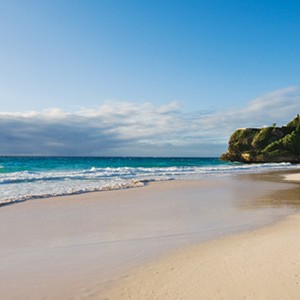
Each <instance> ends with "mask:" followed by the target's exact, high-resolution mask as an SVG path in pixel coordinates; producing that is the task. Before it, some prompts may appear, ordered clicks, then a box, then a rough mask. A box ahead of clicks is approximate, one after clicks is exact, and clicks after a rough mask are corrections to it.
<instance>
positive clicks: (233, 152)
mask: <svg viewBox="0 0 300 300" xmlns="http://www.w3.org/2000/svg"><path fill="white" fill-rule="evenodd" d="M221 158H222V159H224V160H230V161H242V162H249V163H251V162H281V161H282V162H293V163H300V117H299V115H297V117H296V118H294V119H293V120H292V121H291V122H289V123H288V124H287V125H286V126H283V127H276V124H275V123H274V124H273V125H272V126H270V127H264V128H261V129H257V128H247V129H238V130H236V131H235V132H234V133H233V134H232V136H231V137H230V140H229V147H228V152H227V153H225V154H223V155H222V156H221Z"/></svg>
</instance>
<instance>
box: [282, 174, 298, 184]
mask: <svg viewBox="0 0 300 300" xmlns="http://www.w3.org/2000/svg"><path fill="white" fill-rule="evenodd" d="M284 179H285V180H287V181H296V182H300V173H293V174H286V175H284Z"/></svg>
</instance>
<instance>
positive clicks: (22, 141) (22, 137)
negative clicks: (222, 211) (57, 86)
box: [0, 87, 300, 156]
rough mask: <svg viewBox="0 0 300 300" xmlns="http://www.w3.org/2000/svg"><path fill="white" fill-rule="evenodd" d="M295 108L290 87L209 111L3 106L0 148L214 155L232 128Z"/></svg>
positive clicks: (297, 97)
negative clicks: (15, 109) (25, 109)
mask: <svg viewBox="0 0 300 300" xmlns="http://www.w3.org/2000/svg"><path fill="white" fill-rule="evenodd" d="M298 112H300V90H299V89H298V88H295V87H292V88H286V89H282V90H279V91H275V92H272V93H269V94H266V95H263V96H261V97H259V98H257V99H254V100H253V101H251V102H249V104H248V105H246V106H245V107H244V108H243V109H240V110H235V111H224V112H214V113H207V112H194V113H184V112H183V111H182V110H181V106H180V103H178V102H171V103H169V104H166V105H162V106H155V105H153V104H151V103H144V104H142V105H141V104H139V105H137V104H135V103H132V102H112V101H110V102H106V103H104V104H103V105H101V106H99V107H97V108H94V109H91V108H84V109H81V110H80V111H78V112H76V113H73V114H70V113H67V112H64V111H62V110H59V109H51V110H47V111H41V112H37V111H30V112H22V113H21V112H15V113H4V112H2V113H0V145H1V149H0V154H1V155H8V154H10V155H13V154H16V155H21V154H23V155H144V156H145V155H148V156H151V155H153V156H159V155H161V156H180V155H182V156H202V155H205V156H218V155H220V154H221V152H223V151H225V150H226V147H227V140H228V138H229V136H230V134H231V133H232V132H233V130H234V129H235V128H238V127H258V126H263V125H271V124H272V123H274V122H276V123H277V124H278V125H283V124H285V123H286V122H288V121H289V120H290V119H291V118H292V117H293V116H294V115H296V114H297V113H298Z"/></svg>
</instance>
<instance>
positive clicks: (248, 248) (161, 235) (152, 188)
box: [0, 178, 300, 300]
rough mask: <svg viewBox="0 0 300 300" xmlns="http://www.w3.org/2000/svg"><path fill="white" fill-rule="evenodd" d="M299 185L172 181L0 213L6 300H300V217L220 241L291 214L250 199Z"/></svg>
mask: <svg viewBox="0 0 300 300" xmlns="http://www.w3.org/2000/svg"><path fill="white" fill-rule="evenodd" d="M294 186H295V185H293V184H292V185H291V184H286V185H285V184H274V183H267V182H260V181H251V180H249V179H247V180H236V179H230V178H227V179H220V180H214V181H173V182H164V183H157V184H151V185H149V186H146V187H145V188H137V189H130V190H123V191H113V192H101V193H90V194H83V195H78V196H71V197H57V198H49V199H41V200H33V201H27V202H25V203H20V204H15V205H10V206H5V207H1V208H0V240H1V247H0V299H5V300H16V299H29V300H37V299H38V300H41V299H49V300H50V299H51V300H53V299H64V300H67V299H116V300H119V299H120V300H122V299H138V300H143V299H189V300H190V299H300V290H299V289H300V286H299V285H298V276H300V251H299V250H300V239H299V238H298V236H299V234H298V233H299V230H300V217H299V216H294V217H290V218H289V219H288V220H286V221H284V222H281V223H278V224H276V225H273V226H271V227H269V228H265V229H259V230H254V231H250V232H248V233H243V234H239V235H237V236H230V237H225V238H224V235H228V234H233V233H236V232H241V231H243V230H246V229H247V230H250V229H253V228H254V227H261V226H264V225H266V224H270V223H272V222H274V221H276V220H277V219H278V218H282V217H283V216H285V215H287V214H290V213H291V212H292V211H294V208H289V207H287V206H286V205H283V206H281V207H279V208H278V203H277V204H276V207H272V206H271V207H269V206H268V204H267V205H265V204H263V205H262V204H259V205H258V204H257V203H260V202H259V201H258V202H256V201H253V202H251V201H250V200H251V199H254V198H257V199H264V200H265V199H269V198H273V196H272V195H273V193H274V192H276V191H281V192H282V191H285V190H286V189H290V188H291V187H294ZM247 197H248V199H247ZM246 200H248V201H246ZM249 201H250V202H249ZM245 203H247V204H246V205H245ZM251 203H252V204H251ZM204 204H205V205H204ZM220 236H221V239H220V240H215V241H212V242H205V243H204V244H202V245H199V246H193V245H195V244H198V243H199V242H201V241H202V242H203V241H204V240H207V239H216V238H217V237H220ZM180 249H181V250H180ZM170 253H171V254H170ZM172 253H173V254H172ZM159 257H164V258H162V259H160V260H159V261H156V260H157V259H158V258H159ZM134 270H135V271H134Z"/></svg>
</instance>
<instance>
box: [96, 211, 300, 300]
mask: <svg viewBox="0 0 300 300" xmlns="http://www.w3.org/2000/svg"><path fill="white" fill-rule="evenodd" d="M299 228H300V214H299V213H298V214H296V215H293V216H290V217H288V218H287V219H285V220H283V221H280V222H278V223H276V224H273V225H271V226H268V227H264V228H260V229H256V230H254V231H251V232H244V233H241V234H238V235H234V236H227V237H225V238H223V239H217V240H214V241H209V242H207V243H203V244H200V245H198V246H195V247H189V248H186V249H184V250H181V251H178V252H176V253H173V254H171V255H169V256H166V257H163V258H161V259H160V260H158V261H157V262H155V263H153V264H150V265H147V266H144V267H143V268H141V269H139V270H137V271H136V272H135V273H134V274H133V275H131V276H129V277H128V278H126V279H124V280H123V281H121V282H120V283H119V285H118V286H117V287H115V288H114V289H112V290H110V291H109V292H107V293H105V294H104V295H101V296H100V294H99V296H100V297H99V298H97V299H122V300H126V299H145V300H146V299H188V300H194V299H195V300H196V299H228V300H229V299H234V300H235V299H236V300H239V299H273V300H276V299H278V300H279V299H280V300H281V299H292V300H293V299H294V300H296V299H299V296H300V268H299V262H300V239H299V238H297V237H298V234H299Z"/></svg>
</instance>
